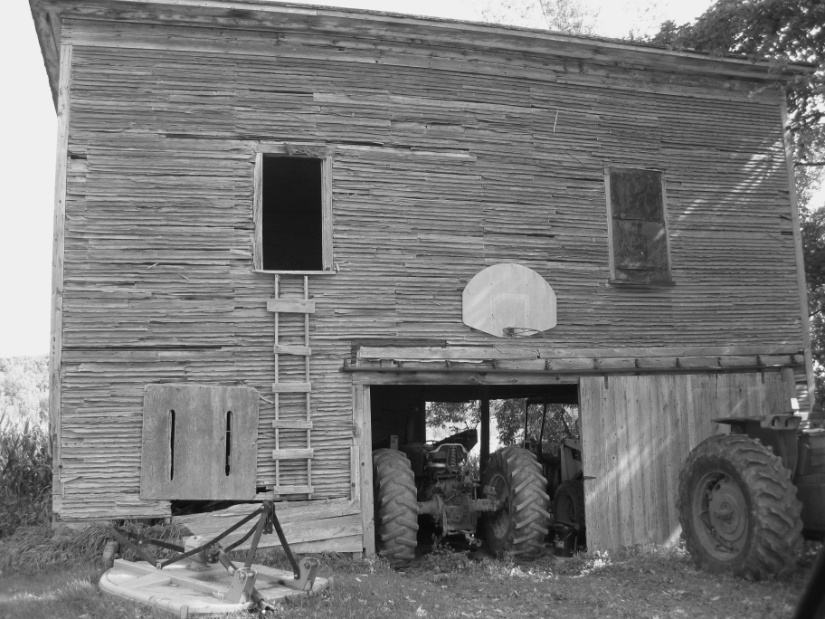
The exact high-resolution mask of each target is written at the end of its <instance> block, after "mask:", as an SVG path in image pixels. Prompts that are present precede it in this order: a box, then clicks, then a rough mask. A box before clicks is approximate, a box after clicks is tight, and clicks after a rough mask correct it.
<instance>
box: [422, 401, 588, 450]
mask: <svg viewBox="0 0 825 619" xmlns="http://www.w3.org/2000/svg"><path fill="white" fill-rule="evenodd" d="M543 414H544V409H543V406H541V405H536V404H532V405H531V406H530V410H529V414H528V415H527V428H526V433H525V400H524V398H518V399H510V400H492V401H491V402H490V417H491V421H492V420H493V419H494V420H495V426H496V427H497V429H498V442H499V443H500V444H501V445H503V446H504V447H509V446H511V445H522V444H524V442H525V438H526V440H527V441H528V442H530V443H532V444H533V445H535V444H537V443H538V440H539V436H541V437H542V451H543V452H544V453H550V454H552V453H555V452H556V451H557V450H558V448H559V445H560V444H561V441H562V439H564V438H568V437H575V438H578V436H579V429H578V425H577V423H576V422H577V420H578V416H579V415H578V407H576V406H570V405H562V404H549V405H548V406H547V412H546V417H545V424H544V433H543V434H542V432H541V423H542V415H543ZM480 423H481V403H480V402H478V401H473V402H429V403H428V404H427V426H428V427H429V428H432V429H446V430H448V431H449V432H450V433H455V432H461V431H462V430H468V429H470V428H477V427H478V425H479V424H480Z"/></svg>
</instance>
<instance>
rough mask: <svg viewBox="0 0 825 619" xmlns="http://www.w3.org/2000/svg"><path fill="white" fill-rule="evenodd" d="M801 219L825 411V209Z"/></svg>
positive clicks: (820, 397)
mask: <svg viewBox="0 0 825 619" xmlns="http://www.w3.org/2000/svg"><path fill="white" fill-rule="evenodd" d="M801 215H802V247H803V252H804V257H805V278H806V280H807V283H808V311H809V315H810V321H811V344H812V353H813V358H814V359H815V360H816V361H817V362H818V363H817V364H816V367H815V374H816V400H817V402H818V403H819V405H820V406H822V407H825V208H820V209H818V210H816V211H812V212H805V211H803V212H802V214H801Z"/></svg>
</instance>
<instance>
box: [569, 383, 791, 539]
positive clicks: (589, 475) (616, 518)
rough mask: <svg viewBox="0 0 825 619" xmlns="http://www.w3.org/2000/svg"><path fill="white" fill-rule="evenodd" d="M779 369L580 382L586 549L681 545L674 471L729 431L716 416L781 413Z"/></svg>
mask: <svg viewBox="0 0 825 619" xmlns="http://www.w3.org/2000/svg"><path fill="white" fill-rule="evenodd" d="M793 391H794V387H793V381H792V377H790V376H789V378H788V380H785V381H783V378H782V374H781V373H780V372H765V373H764V374H761V373H749V374H745V373H743V374H717V375H711V374H701V375H700V374H682V375H665V376H611V377H609V378H608V379H605V378H604V377H587V378H583V379H582V381H581V386H580V395H581V401H580V405H579V410H580V411H581V415H582V449H583V456H584V460H583V464H584V474H585V476H586V480H585V515H586V520H587V544H588V550H615V549H617V548H621V547H624V546H633V545H636V544H651V543H655V544H674V543H676V542H678V541H679V533H680V531H681V529H680V526H679V519H678V512H677V510H676V499H677V492H678V484H679V471H680V470H681V469H682V465H683V464H684V462H685V460H686V459H687V456H688V453H690V450H691V449H693V448H694V447H696V445H698V444H699V443H701V442H702V441H703V440H704V439H706V438H707V437H709V436H711V435H712V434H714V433H722V432H727V426H722V425H718V424H714V423H713V422H712V421H711V420H712V419H715V418H718V417H759V416H760V415H764V414H766V413H777V412H786V411H788V410H789V398H790V397H791V396H792V395H793Z"/></svg>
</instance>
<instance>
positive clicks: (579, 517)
mask: <svg viewBox="0 0 825 619" xmlns="http://www.w3.org/2000/svg"><path fill="white" fill-rule="evenodd" d="M565 507H567V510H565V509H564V508H565ZM570 508H572V510H571V509H570ZM563 511H567V513H562V512H563ZM570 511H572V513H573V515H574V518H573V519H572V520H570V513H569V512H570ZM553 513H554V514H555V516H556V520H561V521H562V522H572V523H573V524H575V525H576V526H577V527H578V529H579V532H582V533H583V532H584V480H583V479H571V480H568V481H565V482H562V483H561V485H559V488H558V490H556V496H555V498H554V499H553Z"/></svg>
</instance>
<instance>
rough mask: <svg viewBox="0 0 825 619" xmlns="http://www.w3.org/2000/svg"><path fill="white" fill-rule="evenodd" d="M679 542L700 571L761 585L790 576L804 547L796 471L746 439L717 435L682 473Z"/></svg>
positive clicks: (699, 448) (692, 455)
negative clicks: (730, 575)
mask: <svg viewBox="0 0 825 619" xmlns="http://www.w3.org/2000/svg"><path fill="white" fill-rule="evenodd" d="M678 508H679V522H680V523H681V525H682V537H683V538H684V540H685V544H686V546H687V549H688V551H689V552H690V554H691V555H692V557H693V560H694V561H695V563H696V564H697V566H698V567H700V568H702V569H705V570H707V571H710V572H733V573H734V574H736V575H739V576H742V577H745V578H749V579H753V580H759V579H762V578H767V577H771V576H781V575H784V574H785V573H787V572H788V571H789V570H791V569H792V568H793V567H794V565H795V563H796V559H797V556H798V555H799V550H800V548H801V545H802V536H801V533H802V520H801V518H800V513H801V511H802V504H801V503H800V502H799V501H798V500H797V498H796V488H795V487H794V485H793V483H792V482H791V472H790V471H789V470H788V469H787V468H785V466H784V465H783V464H782V460H781V459H779V458H778V457H777V456H775V455H774V454H773V453H772V452H771V451H770V450H768V449H767V448H766V447H765V446H764V445H762V443H760V442H759V441H757V440H754V439H752V438H750V437H748V436H745V435H743V434H728V435H716V436H712V437H710V438H709V439H707V440H705V441H704V442H702V443H700V444H699V445H698V446H697V447H696V448H695V449H694V450H693V451H691V452H690V455H689V456H688V459H687V462H686V463H685V466H684V468H683V469H682V472H681V473H680V475H679V499H678Z"/></svg>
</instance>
